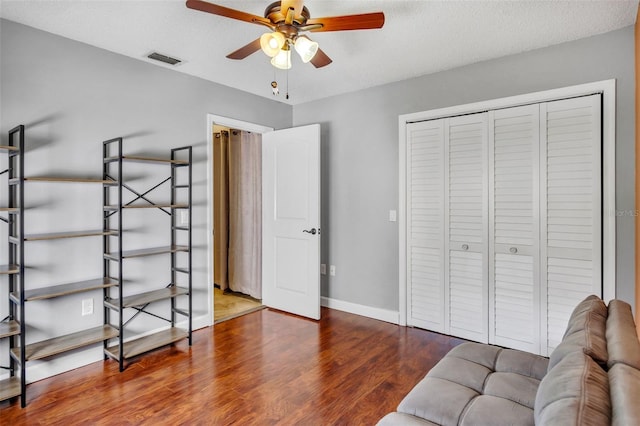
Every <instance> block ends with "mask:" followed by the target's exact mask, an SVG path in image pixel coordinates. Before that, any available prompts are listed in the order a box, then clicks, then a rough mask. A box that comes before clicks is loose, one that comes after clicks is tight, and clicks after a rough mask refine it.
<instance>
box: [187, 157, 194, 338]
mask: <svg viewBox="0 0 640 426" xmlns="http://www.w3.org/2000/svg"><path fill="white" fill-rule="evenodd" d="M192 184H193V148H192V147H191V146H190V147H189V183H188V185H189V188H188V191H189V230H188V231H187V232H188V233H189V237H188V238H189V346H191V343H192V334H193V324H192V322H193V314H192V307H193V306H192V305H193V288H192V287H193V272H192V266H193V265H192V259H193V255H192V251H191V250H192V249H193V244H192V243H193V242H192V241H191V234H192V228H191V221H192V215H193V213H192V206H193V204H192V201H193V200H192V197H193V193H192Z"/></svg>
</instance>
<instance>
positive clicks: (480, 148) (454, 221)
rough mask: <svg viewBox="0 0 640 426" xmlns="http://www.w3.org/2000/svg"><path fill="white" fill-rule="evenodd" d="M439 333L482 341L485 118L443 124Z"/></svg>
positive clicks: (484, 314)
mask: <svg viewBox="0 0 640 426" xmlns="http://www.w3.org/2000/svg"><path fill="white" fill-rule="evenodd" d="M444 131H445V147H446V148H445V162H444V164H445V177H446V179H445V199H446V204H445V227H444V228H445V233H446V235H445V244H446V246H445V267H446V270H445V301H446V302H447V303H446V305H445V309H446V311H445V317H446V319H447V321H446V323H445V333H449V334H453V335H455V336H459V337H462V338H466V339H470V340H475V341H478V342H485V343H486V342H487V341H488V321H487V317H488V300H487V299H488V281H487V278H488V277H487V272H488V271H487V252H488V246H487V233H488V222H487V208H488V202H487V200H488V194H487V185H488V179H487V178H488V174H487V159H488V157H487V114H486V113H481V114H471V115H466V116H461V117H452V118H448V119H445V129H444Z"/></svg>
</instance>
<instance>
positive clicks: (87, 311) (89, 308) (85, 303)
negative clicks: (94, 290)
mask: <svg viewBox="0 0 640 426" xmlns="http://www.w3.org/2000/svg"><path fill="white" fill-rule="evenodd" d="M92 314H93V299H83V300H82V316H85V315H92Z"/></svg>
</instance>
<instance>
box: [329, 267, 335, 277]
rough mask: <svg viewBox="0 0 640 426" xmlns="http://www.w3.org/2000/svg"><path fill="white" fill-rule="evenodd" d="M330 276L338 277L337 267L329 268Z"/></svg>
mask: <svg viewBox="0 0 640 426" xmlns="http://www.w3.org/2000/svg"><path fill="white" fill-rule="evenodd" d="M329 275H331V276H335V275H336V265H331V266H329Z"/></svg>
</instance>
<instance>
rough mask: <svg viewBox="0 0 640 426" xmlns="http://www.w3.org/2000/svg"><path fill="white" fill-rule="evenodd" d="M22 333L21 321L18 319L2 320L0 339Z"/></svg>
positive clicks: (0, 323)
mask: <svg viewBox="0 0 640 426" xmlns="http://www.w3.org/2000/svg"><path fill="white" fill-rule="evenodd" d="M16 334H20V323H18V321H3V322H0V339H4V338H5V337H9V336H15V335H16Z"/></svg>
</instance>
